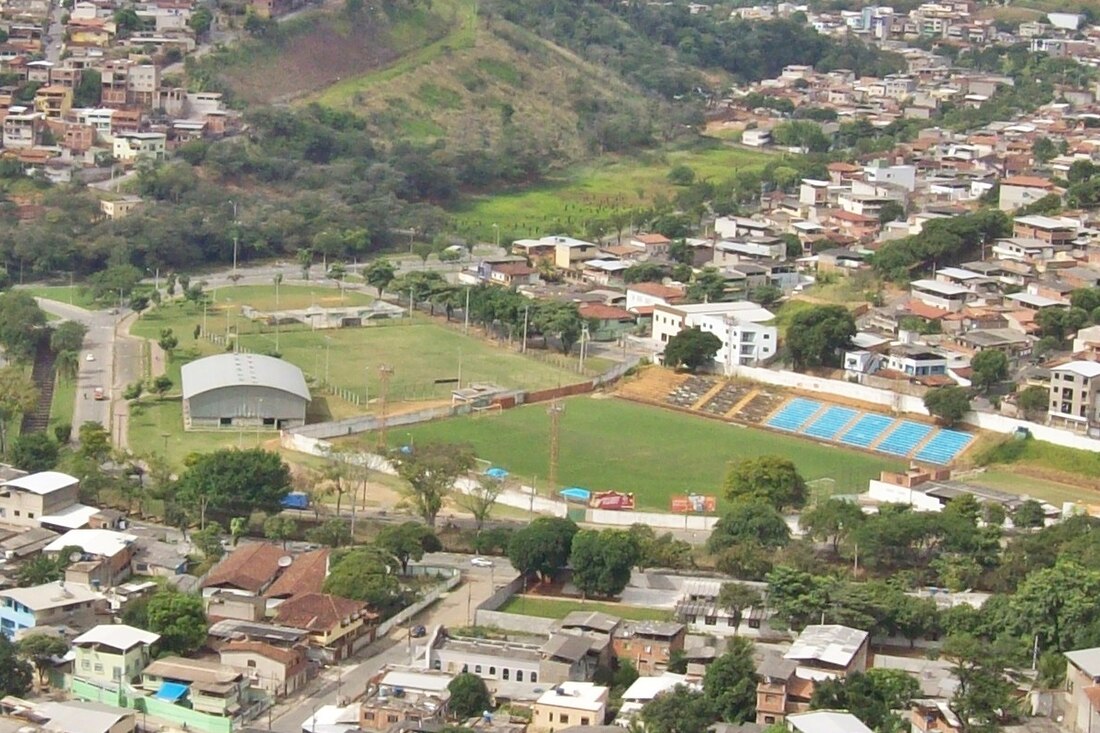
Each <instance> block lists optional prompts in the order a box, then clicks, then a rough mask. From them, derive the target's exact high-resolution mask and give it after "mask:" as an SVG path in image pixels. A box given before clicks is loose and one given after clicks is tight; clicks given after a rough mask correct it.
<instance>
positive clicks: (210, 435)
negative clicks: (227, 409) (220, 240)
mask: <svg viewBox="0 0 1100 733" xmlns="http://www.w3.org/2000/svg"><path fill="white" fill-rule="evenodd" d="M128 435H129V441H130V452H132V453H133V454H134V455H138V456H142V455H150V454H156V455H161V456H167V458H168V460H169V462H170V463H171V464H172V465H173V466H176V467H182V466H183V461H184V459H185V458H186V457H187V456H188V455H190V454H191V453H207V452H210V451H214V450H217V449H219V448H238V447H240V448H255V447H256V446H257V445H261V444H263V443H265V442H267V441H269V440H272V439H273V438H274V437H275V436H274V434H273V433H272V432H270V431H267V432H262V431H261V432H260V433H258V434H257V432H256V431H255V430H243V431H237V430H227V431H210V432H203V431H192V432H186V431H184V429H183V405H182V403H181V402H180V401H179V400H178V399H166V400H156V401H143V402H142V403H141V404H140V407H138V409H137V410H133V409H131V413H130V424H129V427H128ZM165 436H167V437H165ZM166 448H167V451H166V450H165V449H166Z"/></svg>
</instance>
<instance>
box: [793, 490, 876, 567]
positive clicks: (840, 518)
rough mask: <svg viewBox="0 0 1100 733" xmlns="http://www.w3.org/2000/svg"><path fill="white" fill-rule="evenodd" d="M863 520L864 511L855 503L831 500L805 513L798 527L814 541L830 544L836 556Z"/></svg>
mask: <svg viewBox="0 0 1100 733" xmlns="http://www.w3.org/2000/svg"><path fill="white" fill-rule="evenodd" d="M863 518H864V514H863V510H862V509H860V508H859V505H858V504H856V503H855V502H851V501H844V500H843V499H834V498H829V499H826V500H825V501H823V502H821V503H820V504H817V505H815V506H813V507H810V508H809V509H806V510H805V511H803V512H802V515H801V516H800V517H799V518H798V526H799V527H801V528H802V530H803V531H805V532H806V534H808V535H809V536H810V537H811V538H812V539H815V540H826V541H828V542H830V543H831V544H832V546H833V553H834V554H836V553H837V552H839V551H840V543H841V542H843V541H844V540H845V538H846V537H847V536H848V535H849V534H850V533H851V532H852V530H853V529H855V528H856V527H858V526H859V524H860V523H861V522H862V521H863Z"/></svg>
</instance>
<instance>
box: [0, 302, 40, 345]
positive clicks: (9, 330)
mask: <svg viewBox="0 0 1100 733" xmlns="http://www.w3.org/2000/svg"><path fill="white" fill-rule="evenodd" d="M45 327H46V313H45V312H44V311H43V310H42V309H41V308H39V307H38V303H37V302H36V301H35V299H34V297H32V296H31V294H30V293H28V292H26V291H25V290H9V291H7V292H6V293H3V294H0V346H2V347H4V352H5V354H6V355H7V357H8V359H9V360H17V361H18V360H23V359H27V358H29V357H30V356H31V355H33V354H34V350H35V347H37V346H38V339H39V338H41V337H42V335H43V334H44V333H45Z"/></svg>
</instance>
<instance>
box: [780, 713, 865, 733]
mask: <svg viewBox="0 0 1100 733" xmlns="http://www.w3.org/2000/svg"><path fill="white" fill-rule="evenodd" d="M787 722H788V723H789V724H790V726H791V727H792V728H793V729H794V730H795V731H797V732H798V733H871V729H870V728H868V727H867V726H866V725H864V724H863V721H861V720H860V719H859V718H857V717H856V716H854V715H852V714H851V713H848V712H843V711H836V710H815V711H814V712H812V713H795V714H793V715H788V716H787Z"/></svg>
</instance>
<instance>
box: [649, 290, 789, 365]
mask: <svg viewBox="0 0 1100 733" xmlns="http://www.w3.org/2000/svg"><path fill="white" fill-rule="evenodd" d="M774 318H775V316H774V315H773V314H772V313H771V312H770V311H768V310H767V309H765V308H761V307H760V306H758V305H757V304H755V303H751V302H749V301H741V302H738V303H696V304H690V305H676V306H663V305H658V306H654V309H653V336H652V338H653V340H654V341H655V342H657V343H658V344H666V343H668V340H669V339H670V338H672V337H673V336H675V335H676V334H678V333H679V332H680V331H681V330H683V329H685V328H699V329H701V330H703V331H707V332H709V333H713V334H714V335H715V336H717V337H718V338H719V340H720V341H721V342H722V346H721V348H720V349H719V350H718V355H717V356H716V357H715V364H717V365H718V366H719V368H720V369H721V371H722V372H723V373H724V374H726V375H730V374H732V373H733V371H734V369H735V368H736V367H738V366H741V365H750V366H751V365H756V364H760V363H762V362H764V361H767V360H768V359H770V358H771V357H772V356H774V355H775V351H776V348H777V346H778V339H779V336H778V331H777V330H776V328H775V326H771V325H768V322H770V321H772V320H773V319H774Z"/></svg>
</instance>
